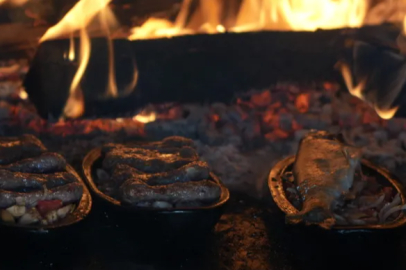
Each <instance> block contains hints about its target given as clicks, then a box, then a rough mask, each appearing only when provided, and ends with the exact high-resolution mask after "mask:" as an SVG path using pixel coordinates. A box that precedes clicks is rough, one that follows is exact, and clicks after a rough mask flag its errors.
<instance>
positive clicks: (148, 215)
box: [82, 148, 230, 235]
mask: <svg viewBox="0 0 406 270" xmlns="http://www.w3.org/2000/svg"><path fill="white" fill-rule="evenodd" d="M101 163H102V152H101V148H95V149H93V150H91V151H90V152H89V153H88V154H87V155H86V157H85V158H84V160H83V164H82V165H83V171H84V174H85V180H86V182H87V184H88V185H89V187H90V190H91V192H92V194H94V199H97V200H99V201H100V202H102V203H103V205H104V208H105V210H106V214H107V215H109V216H111V217H112V218H114V219H115V220H116V221H117V222H118V223H119V226H126V227H129V228H134V224H135V225H136V227H137V229H138V230H140V231H142V230H143V229H140V228H144V229H147V231H149V232H151V231H152V232H155V233H158V232H161V233H165V232H167V233H170V234H174V235H175V234H176V232H179V233H182V234H185V233H188V232H193V233H196V231H200V232H202V231H210V230H211V229H213V227H214V226H215V225H216V223H217V222H218V220H219V219H220V217H221V215H222V213H223V211H224V206H225V204H226V202H227V201H228V200H229V198H230V193H229V190H228V189H227V188H226V187H225V186H224V184H223V183H222V182H221V181H220V180H219V179H218V177H217V176H216V175H214V174H213V173H211V180H213V181H215V182H216V183H218V184H219V185H220V187H221V195H220V199H219V200H218V201H217V202H215V203H213V204H211V205H208V206H203V207H185V208H174V209H152V208H136V207H131V206H127V205H122V204H121V202H120V201H118V200H116V199H114V198H112V197H110V196H107V195H106V194H104V193H103V192H101V191H100V190H99V189H98V188H97V186H96V184H95V182H94V180H93V179H94V178H95V177H96V174H95V170H96V169H97V168H101ZM188 229H191V231H189V230H188Z"/></svg>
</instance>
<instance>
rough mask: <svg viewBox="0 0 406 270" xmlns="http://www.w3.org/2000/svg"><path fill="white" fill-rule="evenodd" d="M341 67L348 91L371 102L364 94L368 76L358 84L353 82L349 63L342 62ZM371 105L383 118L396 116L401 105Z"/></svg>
mask: <svg viewBox="0 0 406 270" xmlns="http://www.w3.org/2000/svg"><path fill="white" fill-rule="evenodd" d="M339 68H340V70H341V74H342V76H343V79H344V82H345V84H346V86H347V89H348V91H349V92H350V94H351V95H353V96H355V97H357V98H359V99H361V100H363V101H366V102H369V101H368V100H367V99H366V96H365V94H364V89H365V85H366V78H365V79H363V80H362V81H360V82H359V83H358V84H357V85H354V84H353V79H352V75H351V71H350V68H349V66H348V65H347V64H344V63H340V65H339ZM371 106H372V107H373V108H374V109H375V111H376V113H377V114H378V115H379V117H381V118H383V119H391V118H393V116H395V114H396V112H397V110H398V109H399V107H393V108H388V107H384V108H382V107H379V106H378V105H377V104H371Z"/></svg>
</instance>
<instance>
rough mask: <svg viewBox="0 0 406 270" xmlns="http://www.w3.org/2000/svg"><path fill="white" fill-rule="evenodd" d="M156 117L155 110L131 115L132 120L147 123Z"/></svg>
mask: <svg viewBox="0 0 406 270" xmlns="http://www.w3.org/2000/svg"><path fill="white" fill-rule="evenodd" d="M156 118H157V115H156V113H155V112H151V113H147V112H141V113H139V114H137V115H136V116H134V117H133V120H134V121H137V122H140V123H143V124H147V123H150V122H154V121H155V120H156Z"/></svg>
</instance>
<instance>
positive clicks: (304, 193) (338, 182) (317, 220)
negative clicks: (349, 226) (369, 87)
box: [286, 131, 361, 229]
mask: <svg viewBox="0 0 406 270" xmlns="http://www.w3.org/2000/svg"><path fill="white" fill-rule="evenodd" d="M360 158H361V150H360V149H359V148H356V147H352V146H349V145H345V144H344V143H342V142H340V141H338V140H335V139H334V136H333V135H332V134H330V133H328V132H325V131H316V132H311V133H309V134H308V135H307V136H305V137H304V138H303V139H302V141H301V142H300V145H299V149H298V152H297V155H296V161H295V164H294V167H293V175H294V178H295V182H296V186H297V190H298V192H299V194H300V197H301V200H302V202H303V206H302V210H301V211H299V212H298V213H294V214H289V215H287V216H286V220H287V222H289V223H298V222H301V221H304V222H306V223H308V224H319V225H320V226H321V227H323V228H326V229H329V228H331V227H332V226H334V224H335V222H336V220H335V218H334V214H333V211H334V209H335V208H336V206H337V205H338V204H339V203H340V200H341V199H342V198H343V197H344V196H345V195H346V194H348V192H349V190H350V188H351V186H352V183H353V180H354V173H355V170H356V168H357V167H358V166H359V162H360Z"/></svg>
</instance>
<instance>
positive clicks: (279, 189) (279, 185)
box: [268, 156, 406, 232]
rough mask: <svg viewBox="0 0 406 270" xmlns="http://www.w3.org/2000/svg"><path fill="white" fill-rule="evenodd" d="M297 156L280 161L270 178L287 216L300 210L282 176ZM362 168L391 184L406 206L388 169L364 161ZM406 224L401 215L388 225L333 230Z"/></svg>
mask: <svg viewBox="0 0 406 270" xmlns="http://www.w3.org/2000/svg"><path fill="white" fill-rule="evenodd" d="M295 158H296V156H290V157H287V158H285V159H283V160H281V161H279V162H278V163H277V164H276V165H275V166H274V167H273V168H272V170H271V172H270V174H269V178H268V186H269V189H270V191H271V194H272V197H273V200H274V201H275V203H276V204H277V206H278V207H279V209H280V210H282V211H283V212H284V213H285V214H291V213H297V212H298V211H299V210H298V209H296V208H295V207H294V206H293V205H292V204H291V203H290V202H289V200H288V199H287V197H286V194H285V188H284V185H283V179H282V176H283V175H284V174H285V172H289V171H291V170H292V167H293V164H294V162H295ZM361 166H362V167H363V169H367V170H369V171H370V172H372V173H374V174H376V175H377V176H378V181H379V180H380V182H382V181H386V182H388V184H390V185H391V186H392V187H393V188H394V189H395V190H396V191H397V192H399V193H400V195H401V200H402V204H406V199H405V198H406V195H405V190H404V188H403V187H402V185H401V184H400V183H399V182H398V181H396V180H395V178H394V177H393V176H392V175H391V173H390V172H388V171H387V170H386V169H384V168H381V167H379V166H376V165H374V164H373V163H372V162H370V161H368V160H366V159H363V160H362V161H361ZM405 224H406V216H405V214H404V213H401V214H400V215H399V217H398V218H397V219H396V220H394V221H393V222H390V223H387V224H373V225H358V226H355V225H351V226H334V227H333V228H332V229H333V230H338V231H341V232H354V231H371V230H382V229H394V228H398V227H401V226H403V225H405Z"/></svg>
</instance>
